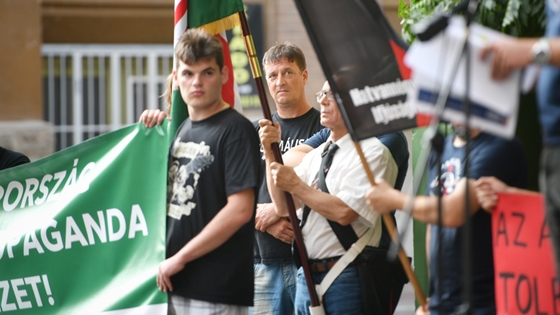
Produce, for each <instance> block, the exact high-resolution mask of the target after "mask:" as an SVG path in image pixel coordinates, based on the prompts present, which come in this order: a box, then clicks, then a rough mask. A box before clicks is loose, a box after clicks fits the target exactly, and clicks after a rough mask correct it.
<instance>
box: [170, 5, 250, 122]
mask: <svg viewBox="0 0 560 315" xmlns="http://www.w3.org/2000/svg"><path fill="white" fill-rule="evenodd" d="M243 10H244V7H243V2H242V1H241V0H175V27H174V32H173V34H174V36H173V47H174V48H175V46H176V45H177V42H179V37H181V35H182V34H183V33H184V32H185V31H186V30H187V29H189V28H203V29H204V30H206V31H207V32H208V33H210V34H212V35H216V36H217V37H218V38H219V39H220V40H221V41H222V44H223V47H224V65H226V66H227V67H228V68H229V69H230V71H229V80H228V83H226V85H225V86H224V88H223V89H222V98H223V99H224V101H225V102H227V103H228V104H230V105H231V106H232V107H234V108H235V109H237V110H239V111H241V99H240V98H239V93H238V92H237V84H235V79H234V76H233V67H232V63H231V55H230V52H229V46H228V44H227V38H226V35H225V31H227V30H230V29H232V28H234V27H235V26H238V25H241V22H240V20H239V15H238V12H242V11H243ZM173 66H174V67H175V61H174V62H173ZM185 109H186V106H185V103H184V102H183V100H182V98H181V97H180V94H179V91H178V90H175V91H173V99H172V105H171V117H173V123H174V124H177V127H178V126H179V124H181V122H182V121H183V120H184V118H185V117H186V116H187V115H188V114H187V113H186V112H184V111H185ZM181 112H184V113H181Z"/></svg>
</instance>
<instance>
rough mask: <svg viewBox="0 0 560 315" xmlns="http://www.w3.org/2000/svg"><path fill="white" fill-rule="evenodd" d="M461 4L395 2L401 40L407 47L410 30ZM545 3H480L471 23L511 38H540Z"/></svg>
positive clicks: (486, 0)
mask: <svg viewBox="0 0 560 315" xmlns="http://www.w3.org/2000/svg"><path fill="white" fill-rule="evenodd" d="M460 2H461V0H410V4H408V1H406V0H399V17H400V18H401V19H402V21H401V24H402V26H403V28H402V35H403V38H404V39H405V40H406V41H407V42H408V43H411V42H412V41H413V40H414V38H415V35H414V33H413V31H412V26H413V25H414V24H416V23H417V22H419V21H421V20H423V19H424V18H427V17H429V16H431V15H432V14H434V13H435V12H449V11H450V10H451V8H453V7H454V6H456V5H457V4H458V3H460ZM544 4H545V1H543V0H481V1H480V3H479V6H478V9H477V13H476V16H475V21H476V22H478V23H480V24H482V25H485V26H487V27H489V28H492V29H495V30H497V31H500V32H502V33H506V34H508V35H512V36H515V37H537V36H542V35H543V34H544V26H545V5H544Z"/></svg>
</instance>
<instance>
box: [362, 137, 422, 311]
mask: <svg viewBox="0 0 560 315" xmlns="http://www.w3.org/2000/svg"><path fill="white" fill-rule="evenodd" d="M354 146H355V147H356V151H357V152H358V155H359V156H360V160H361V161H362V166H363V167H364V170H365V172H366V174H367V177H368V179H369V182H370V184H371V186H376V185H377V183H376V182H375V178H374V176H373V173H372V171H371V169H370V168H369V165H368V162H367V160H366V157H365V156H364V152H363V151H362V147H361V146H360V142H359V141H357V140H354ZM382 218H383V223H385V226H386V227H387V231H388V232H389V235H391V238H392V239H393V242H396V241H397V235H398V234H397V233H396V227H395V223H394V222H393V218H392V217H391V215H390V214H388V213H385V214H383V215H382ZM398 248H399V251H398V255H399V259H400V261H401V265H402V266H403V268H404V271H405V273H406V275H407V277H408V279H409V280H410V283H411V284H412V287H413V288H414V292H415V293H416V299H417V300H418V303H420V305H422V307H426V296H425V295H424V292H422V288H420V283H419V282H418V278H416V274H415V273H414V271H413V270H412V266H411V265H410V261H409V259H408V257H407V256H406V253H405V252H404V249H403V248H402V246H400V244H399V247H398Z"/></svg>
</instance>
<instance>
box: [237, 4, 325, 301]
mask: <svg viewBox="0 0 560 315" xmlns="http://www.w3.org/2000/svg"><path fill="white" fill-rule="evenodd" d="M239 17H240V20H241V31H242V33H243V40H244V42H245V47H246V49H247V55H248V56H249V63H250V65H251V70H252V72H253V79H255V84H256V85H257V91H258V93H259V99H260V101H261V107H262V111H263V115H264V118H266V119H268V120H270V121H272V114H271V112H270V107H269V106H268V99H267V98H266V92H265V89H264V83H263V81H262V72H261V69H260V65H259V60H258V57H257V52H256V50H255V44H254V42H253V36H252V35H251V32H250V30H249V24H248V23H247V17H246V16H245V12H239ZM272 151H273V153H274V159H275V160H276V162H279V163H282V164H284V162H283V161H282V154H281V153H280V147H279V146H278V143H273V144H272ZM284 198H285V199H286V204H287V206H288V214H289V217H290V222H291V224H292V229H293V230H294V238H295V241H296V243H297V246H298V250H299V256H300V258H301V263H302V267H303V273H304V275H305V281H306V284H307V289H308V290H309V296H310V298H311V306H313V307H317V306H320V305H321V303H320V301H319V298H318V295H317V290H316V289H315V284H314V283H313V279H312V277H311V269H310V268H309V263H308V257H307V250H306V248H305V244H304V243H303V236H302V234H301V229H300V228H299V225H298V219H297V215H296V209H295V206H294V201H293V198H292V195H291V194H290V193H287V192H284Z"/></svg>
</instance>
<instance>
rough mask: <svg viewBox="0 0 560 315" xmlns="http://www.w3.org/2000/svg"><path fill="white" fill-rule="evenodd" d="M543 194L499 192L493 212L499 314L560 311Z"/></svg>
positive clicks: (559, 287) (559, 291)
mask: <svg viewBox="0 0 560 315" xmlns="http://www.w3.org/2000/svg"><path fill="white" fill-rule="evenodd" d="M544 213H545V211H544V201H543V197H542V195H540V194H500V195H499V202H498V205H497V207H496V210H495V211H494V214H493V216H492V239H493V240H492V241H493V243H494V268H495V280H496V307H497V314H499V315H502V314H509V315H517V314H536V315H555V314H560V284H559V282H558V279H557V278H556V273H555V271H554V263H553V256H552V245H551V244H550V233H549V230H548V225H547V223H546V221H545V216H544Z"/></svg>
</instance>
